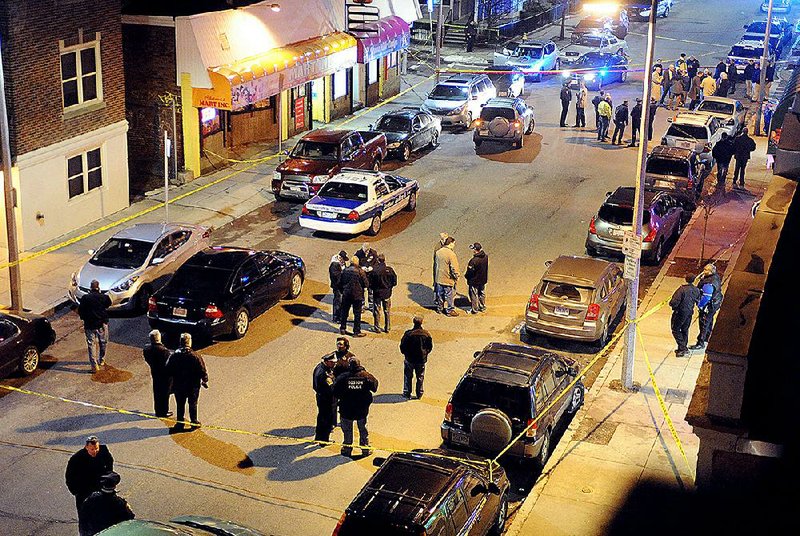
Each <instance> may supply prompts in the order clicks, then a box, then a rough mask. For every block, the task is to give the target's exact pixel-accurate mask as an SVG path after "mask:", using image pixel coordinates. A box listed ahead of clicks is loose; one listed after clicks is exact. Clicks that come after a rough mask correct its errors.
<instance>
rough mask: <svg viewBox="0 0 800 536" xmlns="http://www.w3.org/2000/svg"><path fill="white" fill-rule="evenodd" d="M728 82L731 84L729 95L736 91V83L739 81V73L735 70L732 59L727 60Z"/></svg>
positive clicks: (734, 63)
mask: <svg viewBox="0 0 800 536" xmlns="http://www.w3.org/2000/svg"><path fill="white" fill-rule="evenodd" d="M727 73H728V82H730V84H731V93H734V92H735V91H736V82H737V81H738V80H739V72H738V71H737V70H736V62H734V61H733V60H732V59H728V67H727Z"/></svg>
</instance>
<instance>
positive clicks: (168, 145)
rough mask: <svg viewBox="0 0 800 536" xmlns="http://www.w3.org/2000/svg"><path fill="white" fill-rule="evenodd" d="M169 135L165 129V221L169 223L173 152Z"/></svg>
mask: <svg viewBox="0 0 800 536" xmlns="http://www.w3.org/2000/svg"><path fill="white" fill-rule="evenodd" d="M171 145H172V144H171V143H170V139H169V135H168V133H167V131H166V130H165V131H164V223H169V155H170V153H171V152H172V147H171Z"/></svg>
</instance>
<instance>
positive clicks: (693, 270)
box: [667, 257, 728, 277]
mask: <svg viewBox="0 0 800 536" xmlns="http://www.w3.org/2000/svg"><path fill="white" fill-rule="evenodd" d="M673 260H674V261H675V262H673V263H672V264H670V265H669V269H667V275H668V276H669V277H686V276H687V275H689V274H695V275H697V274H699V273H700V271H701V270H702V269H703V266H705V265H706V264H708V263H709V262H714V264H715V265H716V267H717V273H718V274H724V273H725V268H726V267H727V266H728V261H705V262H700V259H692V258H689V257H675V258H674V259H673Z"/></svg>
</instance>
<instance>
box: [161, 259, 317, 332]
mask: <svg viewBox="0 0 800 536" xmlns="http://www.w3.org/2000/svg"><path fill="white" fill-rule="evenodd" d="M305 274H306V269H305V265H304V264H303V260H302V259H301V258H300V257H298V256H296V255H292V254H290V253H284V252H282V251H254V250H250V249H242V248H232V247H211V248H208V249H205V250H203V251H201V252H199V253H196V254H195V255H193V256H192V257H191V258H190V259H189V260H188V261H186V263H184V265H183V266H181V267H180V268H178V270H177V271H176V272H175V275H173V276H172V279H170V280H169V282H168V283H167V284H166V285H165V286H164V287H163V288H162V289H161V290H159V291H158V292H156V293H155V294H154V295H153V297H151V298H150V303H149V305H148V311H147V320H148V322H149V323H150V327H152V328H156V329H159V330H162V331H165V332H168V333H176V332H184V331H185V332H189V333H195V334H196V335H199V336H201V337H203V338H206V339H213V338H214V337H217V336H220V335H227V334H230V335H233V337H235V338H237V339H238V338H241V337H244V335H245V333H247V329H248V328H249V327H250V320H251V319H252V318H254V317H256V316H258V315H260V314H261V313H263V312H264V311H266V310H267V309H269V308H270V307H272V306H273V305H275V304H276V303H277V302H279V301H280V300H281V299H284V298H289V299H294V298H297V297H298V296H299V295H300V292H301V290H302V289H303V280H304V279H305Z"/></svg>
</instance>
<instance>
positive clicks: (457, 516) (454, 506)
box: [445, 490, 468, 533]
mask: <svg viewBox="0 0 800 536" xmlns="http://www.w3.org/2000/svg"><path fill="white" fill-rule="evenodd" d="M445 501H446V502H445V505H446V506H447V512H448V514H449V515H450V520H451V521H452V522H453V526H454V527H455V529H456V532H459V533H460V532H461V529H462V528H463V527H464V525H465V524H466V523H467V518H468V514H467V505H466V504H464V497H463V496H462V495H461V492H460V491H459V490H456V491H455V493H453V494H452V495H450V496H449V497H448V498H447V499H445Z"/></svg>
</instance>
